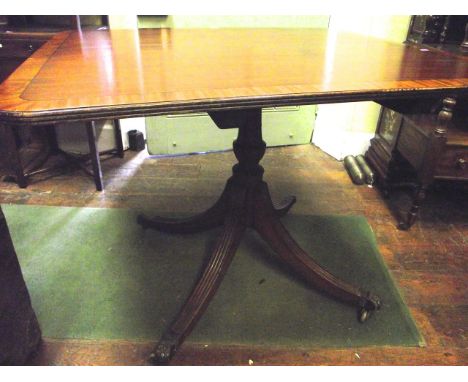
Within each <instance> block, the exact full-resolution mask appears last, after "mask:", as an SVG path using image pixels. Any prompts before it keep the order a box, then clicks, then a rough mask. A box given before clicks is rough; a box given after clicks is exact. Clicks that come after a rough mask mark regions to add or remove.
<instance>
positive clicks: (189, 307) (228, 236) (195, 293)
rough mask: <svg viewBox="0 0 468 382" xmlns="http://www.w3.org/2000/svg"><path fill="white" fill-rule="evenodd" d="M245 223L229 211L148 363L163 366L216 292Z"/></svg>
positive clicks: (237, 244) (239, 239)
mask: <svg viewBox="0 0 468 382" xmlns="http://www.w3.org/2000/svg"><path fill="white" fill-rule="evenodd" d="M244 230H245V225H243V224H242V222H241V219H239V217H237V216H235V214H229V215H228V216H227V218H226V220H225V222H224V230H223V233H222V234H221V236H220V237H219V239H218V242H217V244H216V246H215V248H214V250H213V252H212V254H211V258H210V261H209V262H208V264H207V266H206V267H205V270H204V271H203V274H202V276H201V277H200V279H199V280H198V282H197V284H196V285H195V287H194V288H193V290H192V293H191V294H190V296H189V298H188V299H187V301H186V302H185V304H184V306H183V307H182V309H181V311H180V312H179V314H178V315H177V318H176V319H175V321H174V322H173V323H172V325H171V326H170V327H169V329H168V330H167V331H166V332H165V333H164V335H163V336H162V338H161V340H160V342H159V343H158V344H157V345H156V348H155V349H154V351H153V353H152V354H151V356H150V360H149V361H150V363H152V364H154V365H166V364H168V363H169V361H170V359H171V358H172V356H173V355H174V354H175V352H176V351H177V348H178V347H179V345H180V344H181V343H182V342H183V340H184V339H185V337H186V336H187V335H188V334H189V333H190V332H191V331H192V329H193V327H194V326H195V324H196V323H197V322H198V320H199V319H200V317H201V316H202V314H203V313H204V311H205V310H206V308H207V307H208V304H209V303H210V301H211V299H212V298H213V296H214V294H215V293H216V291H217V289H218V287H219V285H220V284H221V281H222V279H223V277H224V275H225V274H226V271H227V269H228V267H229V265H230V264H231V260H232V258H233V257H234V254H235V252H236V250H237V247H238V246H239V243H240V241H241V238H242V234H243V233H244Z"/></svg>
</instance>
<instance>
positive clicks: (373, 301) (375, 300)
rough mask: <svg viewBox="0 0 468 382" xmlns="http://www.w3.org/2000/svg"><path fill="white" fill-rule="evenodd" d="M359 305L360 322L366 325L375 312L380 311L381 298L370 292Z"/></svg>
mask: <svg viewBox="0 0 468 382" xmlns="http://www.w3.org/2000/svg"><path fill="white" fill-rule="evenodd" d="M359 305H360V308H359V311H358V320H359V322H361V323H364V322H366V321H367V320H368V319H369V318H370V316H371V315H372V312H373V311H375V310H379V309H380V298H379V297H377V296H375V295H372V294H371V293H369V292H368V293H366V296H365V297H364V298H363V299H362V301H361V303H360V304H359Z"/></svg>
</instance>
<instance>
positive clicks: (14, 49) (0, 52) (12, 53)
mask: <svg viewBox="0 0 468 382" xmlns="http://www.w3.org/2000/svg"><path fill="white" fill-rule="evenodd" d="M43 43H44V42H43V41H31V40H10V39H9V40H2V39H0V57H4V58H10V57H15V58H27V57H29V56H30V55H31V54H33V53H34V52H35V51H36V50H37V49H38V48H39V47H40V46H41V45H42V44H43Z"/></svg>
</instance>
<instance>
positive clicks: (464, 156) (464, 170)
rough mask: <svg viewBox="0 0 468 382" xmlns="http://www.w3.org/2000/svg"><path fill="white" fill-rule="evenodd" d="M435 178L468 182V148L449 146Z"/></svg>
mask: <svg viewBox="0 0 468 382" xmlns="http://www.w3.org/2000/svg"><path fill="white" fill-rule="evenodd" d="M435 176H436V177H437V178H449V179H459V180H468V147H450V146H447V147H446V148H445V152H444V154H443V155H442V157H441V158H440V159H439V162H438V163H437V167H436V172H435Z"/></svg>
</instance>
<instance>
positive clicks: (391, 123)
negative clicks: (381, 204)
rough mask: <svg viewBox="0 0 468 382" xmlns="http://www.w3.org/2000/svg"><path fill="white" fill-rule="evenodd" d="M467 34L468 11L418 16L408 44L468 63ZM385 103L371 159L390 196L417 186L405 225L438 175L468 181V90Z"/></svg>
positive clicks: (369, 154) (406, 226) (402, 223)
mask: <svg viewBox="0 0 468 382" xmlns="http://www.w3.org/2000/svg"><path fill="white" fill-rule="evenodd" d="M467 34H468V16H413V17H412V20H411V23H410V27H409V31H408V37H407V41H406V44H409V45H414V48H424V49H438V50H443V51H445V52H446V53H447V54H456V55H460V56H466V60H467V63H468V49H467V47H468V36H467ZM463 65H464V64H463ZM404 70H405V68H402V71H404ZM454 70H457V68H454ZM382 106H383V107H382V109H381V113H380V118H379V121H378V124H377V129H376V133H375V136H374V138H373V139H372V140H371V145H370V147H369V149H368V151H367V152H366V158H367V160H368V162H369V163H370V165H371V166H372V167H373V169H374V170H375V172H376V174H377V184H378V186H379V188H380V189H381V191H382V192H383V193H384V195H385V196H388V194H389V192H390V191H391V190H392V189H393V188H395V187H411V188H412V189H413V193H414V194H413V199H412V204H411V207H410V208H409V210H408V211H406V212H404V213H402V214H401V216H400V218H399V222H398V228H400V229H403V230H406V229H409V228H410V227H411V226H412V225H413V223H414V222H415V220H416V218H417V215H418V210H419V207H420V205H421V203H422V202H423V200H424V198H425V194H426V191H427V189H428V188H429V187H430V186H431V185H432V184H433V183H434V182H435V181H436V180H445V181H455V182H467V181H468V95H467V97H464V98H460V97H459V98H458V99H456V98H454V97H448V98H445V99H437V98H430V99H421V100H419V101H413V102H411V103H402V102H386V103H383V104H382Z"/></svg>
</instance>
